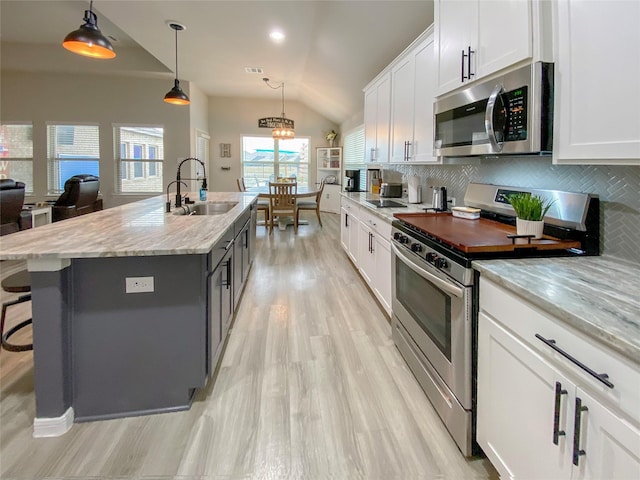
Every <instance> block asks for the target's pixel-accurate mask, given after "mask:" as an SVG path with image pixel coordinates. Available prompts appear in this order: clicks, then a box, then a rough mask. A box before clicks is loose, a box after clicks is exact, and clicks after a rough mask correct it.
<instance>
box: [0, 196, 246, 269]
mask: <svg viewBox="0 0 640 480" xmlns="http://www.w3.org/2000/svg"><path fill="white" fill-rule="evenodd" d="M193 196H195V197H196V198H197V195H195V194H193V195H192V197H193ZM256 197H257V195H256V194H255V193H241V192H229V193H227V192H209V193H208V194H207V201H209V202H238V204H237V205H236V206H235V207H233V208H232V209H231V210H229V211H228V212H227V213H224V214H221V215H192V216H187V215H174V214H173V213H165V202H166V197H165V196H164V195H161V196H157V197H153V198H148V199H146V200H141V201H138V202H133V203H128V204H126V205H122V206H120V207H114V208H109V209H106V210H101V211H99V212H94V213H90V214H88V215H82V216H80V217H75V218H71V219H68V220H63V221H60V222H55V223H51V224H49V225H43V226H40V227H37V228H32V229H29V230H23V231H20V232H16V233H13V234H11V235H5V236H3V237H1V238H0V260H17V259H36V258H39V259H55V258H57V259H63V258H89V257H130V256H147V255H187V254H203V253H207V252H209V251H210V250H211V248H212V247H213V246H214V245H215V244H216V242H217V241H218V240H219V239H220V238H221V237H222V235H223V234H224V232H225V231H226V230H227V229H228V228H229V227H230V226H231V225H233V223H234V221H235V220H236V219H237V218H238V217H239V216H240V215H241V214H242V213H243V212H244V211H245V210H247V209H248V208H249V206H250V205H251V203H252V202H253V201H254V200H255V198H256Z"/></svg>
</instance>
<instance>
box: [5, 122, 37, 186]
mask: <svg viewBox="0 0 640 480" xmlns="http://www.w3.org/2000/svg"><path fill="white" fill-rule="evenodd" d="M0 125H1V126H3V127H4V126H30V127H31V157H0V164H2V163H3V162H8V165H11V163H12V162H30V163H31V178H30V179H29V181H25V179H23V178H16V176H15V175H12V174H11V173H10V174H9V176H4V174H2V173H0V178H11V179H13V180H15V181H17V182H24V184H25V185H26V187H25V193H27V194H33V190H34V188H33V183H34V178H33V122H18V121H16V122H2V123H1V124H0ZM1 167H2V168H0V172H2V171H3V170H4V167H5V166H4V165H1Z"/></svg>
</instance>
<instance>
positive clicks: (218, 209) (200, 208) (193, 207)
mask: <svg viewBox="0 0 640 480" xmlns="http://www.w3.org/2000/svg"><path fill="white" fill-rule="evenodd" d="M236 205H238V202H203V203H194V204H189V205H182V206H181V207H179V208H176V209H175V210H174V211H173V214H174V215H222V214H223V213H227V212H228V211H229V210H231V209H232V208H233V207H235V206H236Z"/></svg>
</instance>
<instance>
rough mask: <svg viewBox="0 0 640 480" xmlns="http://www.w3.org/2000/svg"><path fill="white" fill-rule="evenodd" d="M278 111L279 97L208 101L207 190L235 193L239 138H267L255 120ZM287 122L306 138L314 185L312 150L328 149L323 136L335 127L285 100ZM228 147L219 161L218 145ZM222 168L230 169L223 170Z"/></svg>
mask: <svg viewBox="0 0 640 480" xmlns="http://www.w3.org/2000/svg"><path fill="white" fill-rule="evenodd" d="M281 111H282V103H281V99H280V97H279V94H277V95H276V99H274V100H265V99H248V98H227V97H209V134H210V135H211V162H210V163H211V174H209V175H208V176H209V179H210V187H209V189H210V190H217V191H223V192H230V191H235V190H237V185H236V179H237V178H239V177H241V176H242V169H241V167H240V153H241V152H240V137H241V135H267V136H270V135H271V129H268V128H259V127H258V118H262V117H278V116H280V113H281ZM285 113H286V116H287V118H290V119H292V120H293V121H294V122H295V131H296V136H299V137H310V152H311V162H312V163H311V165H310V173H311V175H310V177H311V180H312V181H313V182H315V176H316V175H315V172H316V155H315V149H316V147H325V146H328V142H327V141H326V139H325V135H326V134H327V133H328V132H330V131H331V130H336V131H338V126H337V125H336V124H335V123H332V122H331V121H330V120H327V119H326V118H324V117H322V116H321V115H319V114H318V113H316V112H315V111H313V110H310V109H309V108H307V107H305V106H304V105H302V104H300V103H298V102H293V101H288V100H287V99H286V97H285ZM221 143H230V144H231V157H230V158H222V157H220V144H221ZM223 167H230V169H229V170H224V169H223Z"/></svg>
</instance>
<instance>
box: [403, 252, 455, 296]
mask: <svg viewBox="0 0 640 480" xmlns="http://www.w3.org/2000/svg"><path fill="white" fill-rule="evenodd" d="M391 249H392V250H393V253H395V255H396V257H399V258H400V261H401V262H402V263H404V264H405V265H406V266H407V267H409V268H410V269H411V270H413V271H414V272H416V273H417V274H418V275H420V276H421V277H422V278H424V279H425V280H427V281H429V282H431V283H433V284H435V285H436V286H437V287H439V288H441V289H442V290H444V291H445V292H447V293H449V294H451V295H453V296H454V297H458V298H462V296H463V295H464V289H462V288H458V287H456V286H454V285H452V284H451V283H449V282H447V281H446V280H442V279H441V278H438V277H436V276H435V275H434V274H432V273H429V272H427V271H426V270H425V269H424V268H420V267H419V266H418V265H416V264H415V263H413V262H412V261H411V259H410V258H408V257H407V256H406V255H405V254H404V253H403V252H401V251H400V249H399V248H398V247H396V246H395V245H394V244H393V243H392V244H391Z"/></svg>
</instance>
